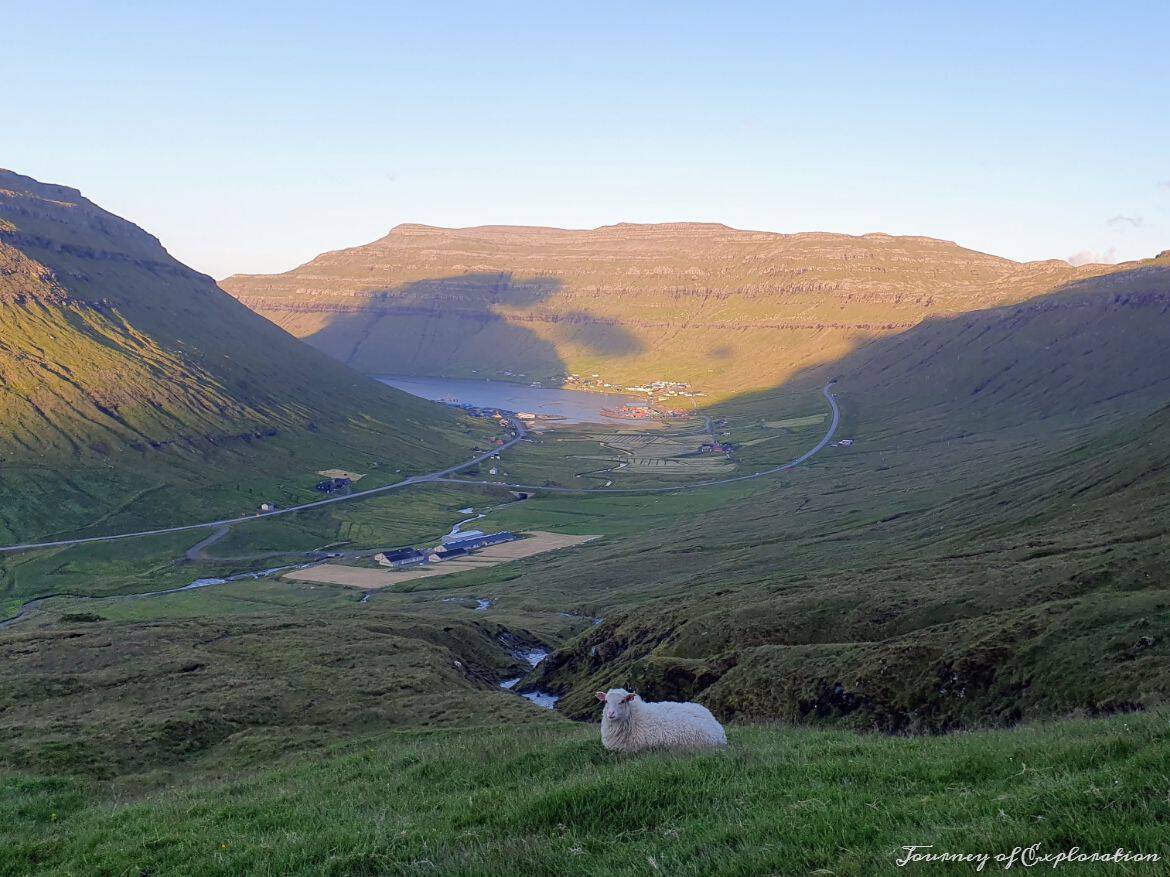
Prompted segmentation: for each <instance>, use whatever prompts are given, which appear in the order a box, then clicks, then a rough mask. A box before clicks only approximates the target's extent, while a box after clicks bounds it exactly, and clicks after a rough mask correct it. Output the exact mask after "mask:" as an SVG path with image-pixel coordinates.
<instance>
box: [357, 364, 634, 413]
mask: <svg viewBox="0 0 1170 877" xmlns="http://www.w3.org/2000/svg"><path fill="white" fill-rule="evenodd" d="M378 380H380V381H381V382H382V383H384V384H389V385H390V386H391V387H396V388H398V389H399V390H405V391H406V392H407V393H410V394H412V395H414V396H421V397H422V398H424V399H430V400H432V401H436V402H437V401H445V402H451V401H459V402H466V403H468V404H471V405H477V406H480V407H483V408H501V409H503V410H505V411H529V412H532V413H533V414H551V415H555V416H557V417H560V418H564V420H563V422H564V423H603V422H605V421H606V420H607V419H608V418H606V416H605V415H604V414H602V413H601V409H603V408H620V407H621V406H622V405H625V404H626V403H627V402H638V401H641V400H640V399H639V398H637V397H634V396H623V395H619V394H616V393H586V392H584V391H582V390H560V389H551V388H548V387H528V386H524V385H523V384H510V383H506V382H504V381H488V380H483V381H475V380H467V379H458V378H415V377H395V376H391V375H383V376H381V377H379V378H378Z"/></svg>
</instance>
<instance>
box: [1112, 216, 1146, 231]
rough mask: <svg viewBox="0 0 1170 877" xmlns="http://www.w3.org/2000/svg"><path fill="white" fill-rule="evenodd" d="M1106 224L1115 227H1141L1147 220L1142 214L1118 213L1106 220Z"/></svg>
mask: <svg viewBox="0 0 1170 877" xmlns="http://www.w3.org/2000/svg"><path fill="white" fill-rule="evenodd" d="M1105 224H1106V225H1111V226H1113V227H1114V228H1141V227H1142V226H1143V225H1145V224H1146V220H1145V219H1144V218H1143V217H1141V216H1125V215H1123V214H1120V213H1119V214H1117V216H1114V217H1112V218H1111V219H1108V220H1106V221H1105Z"/></svg>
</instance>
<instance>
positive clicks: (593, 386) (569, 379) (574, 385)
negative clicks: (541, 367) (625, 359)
mask: <svg viewBox="0 0 1170 877" xmlns="http://www.w3.org/2000/svg"><path fill="white" fill-rule="evenodd" d="M562 385H563V386H565V387H568V388H570V389H590V390H614V391H617V392H624V393H644V394H646V395H647V396H653V397H656V398H657V399H658V401H659V402H663V401H665V400H666V399H668V398H670V397H671V396H685V397H687V398H697V397H699V396H702V395H705V394H703V393H696V392H694V391H692V390H691V385H690V384H688V383H687V382H686V381H650V382H649V383H647V384H637V385H635V386H633V387H623V386H622V385H621V384H611V383H610V382H609V381H606V380H604V379H603V378H602V377H601V375H599V374H596V373H594V374H591V375H588V376H586V375H566V376H565V379H564V381H562Z"/></svg>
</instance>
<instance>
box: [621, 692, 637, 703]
mask: <svg viewBox="0 0 1170 877" xmlns="http://www.w3.org/2000/svg"><path fill="white" fill-rule="evenodd" d="M637 696H638V693H637V692H636V691H631V692H630V693H629V694H627V695H626V696H625V697H623V698H622V703H629V702H630V701H631V700H633V699H634V698H635V697H637Z"/></svg>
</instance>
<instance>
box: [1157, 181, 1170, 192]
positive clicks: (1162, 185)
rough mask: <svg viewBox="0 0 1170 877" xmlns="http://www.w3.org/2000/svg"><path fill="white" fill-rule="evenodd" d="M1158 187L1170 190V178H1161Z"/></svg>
mask: <svg viewBox="0 0 1170 877" xmlns="http://www.w3.org/2000/svg"><path fill="white" fill-rule="evenodd" d="M1158 188H1159V189H1162V190H1164V191H1166V192H1170V180H1159V181H1158Z"/></svg>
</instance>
